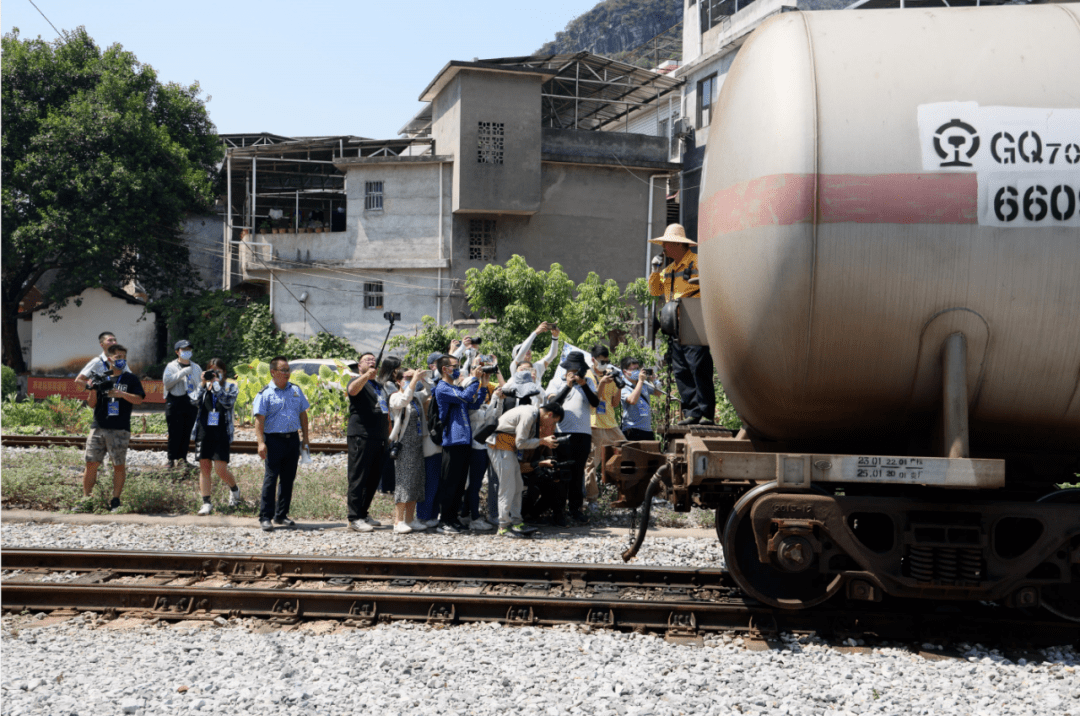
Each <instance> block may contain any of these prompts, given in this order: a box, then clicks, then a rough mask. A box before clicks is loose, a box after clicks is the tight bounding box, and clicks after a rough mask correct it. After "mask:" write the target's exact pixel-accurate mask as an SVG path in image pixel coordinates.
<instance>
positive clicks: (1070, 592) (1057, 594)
mask: <svg viewBox="0 0 1080 716" xmlns="http://www.w3.org/2000/svg"><path fill="white" fill-rule="evenodd" d="M1039 502H1061V503H1065V504H1067V505H1080V489H1070V490H1058V491H1057V492H1051V493H1050V494H1049V495H1044V496H1043V497H1041V498H1039ZM1040 597H1041V599H1042V605H1043V607H1045V608H1046V610H1047V611H1049V612H1051V613H1053V614H1057V615H1058V616H1059V617H1061V618H1062V619H1068V620H1069V621H1074V622H1080V584H1078V583H1077V582H1076V581H1073V583H1072V584H1055V585H1053V586H1050V587H1043V588H1042V593H1041V594H1040Z"/></svg>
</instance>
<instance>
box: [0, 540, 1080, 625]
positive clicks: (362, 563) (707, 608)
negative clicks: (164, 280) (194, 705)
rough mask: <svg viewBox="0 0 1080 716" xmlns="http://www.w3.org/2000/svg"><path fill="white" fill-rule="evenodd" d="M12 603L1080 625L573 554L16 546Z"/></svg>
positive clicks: (604, 619)
mask: <svg viewBox="0 0 1080 716" xmlns="http://www.w3.org/2000/svg"><path fill="white" fill-rule="evenodd" d="M3 569H4V572H3V591H2V605H3V609H4V611H5V612H23V611H44V612H54V613H57V614H65V613H73V612H85V611H93V612H105V613H107V614H111V615H125V616H130V617H144V618H149V619H163V620H170V621H179V620H213V619H217V618H218V617H257V618H262V619H266V620H269V621H271V622H273V623H278V624H295V623H298V622H300V621H303V620H325V619H331V620H339V621H342V622H344V623H345V624H347V625H351V626H358V627H365V626H373V625H375V624H378V623H388V622H394V621H419V622H427V623H434V624H444V625H452V624H464V623H470V622H499V623H502V624H506V625H531V626H553V625H558V624H579V625H586V626H589V627H593V628H600V629H615V630H622V631H637V632H651V633H659V634H663V635H665V636H666V637H667V638H669V639H671V640H679V641H691V642H695V641H700V640H701V639H702V638H703V637H705V636H708V635H709V634H716V633H718V632H742V633H748V634H750V635H751V636H756V637H758V638H760V639H763V640H767V639H769V638H772V637H777V636H779V634H780V633H785V632H786V633H816V634H818V635H821V636H826V637H830V638H841V639H843V638H848V637H853V636H858V637H869V638H872V639H889V640H901V641H926V640H932V639H956V638H973V637H975V638H978V639H980V640H982V641H986V640H988V639H989V640H995V641H999V642H1002V643H1020V644H1024V645H1035V644H1069V643H1075V642H1076V641H1077V640H1078V639H1080V626H1078V625H1077V624H1075V623H1071V622H1066V621H1056V620H1054V619H1047V618H1046V616H1045V615H1043V614H1042V613H1034V614H1032V613H1028V612H1024V611H1021V610H1012V609H1004V608H1000V607H993V606H989V605H986V606H984V607H980V608H976V609H969V610H965V611H964V612H963V613H960V612H956V611H953V610H948V609H944V610H943V609H940V608H933V607H928V605H927V604H925V603H913V602H901V601H895V602H883V603H881V604H874V605H869V606H866V605H865V604H861V603H851V604H837V605H832V606H830V607H829V608H827V609H817V610H806V611H786V610H778V609H773V608H771V607H768V606H765V605H762V604H760V603H758V602H756V601H755V600H753V599H752V598H750V597H748V596H746V595H745V594H744V593H742V592H741V591H740V590H739V589H738V588H737V587H735V586H734V582H733V581H732V580H731V579H730V577H729V576H728V574H727V573H726V572H722V571H720V570H709V569H687V568H681V569H677V568H639V567H627V566H613V565H589V564H572V563H527V562H484V561H452V560H418V561H402V560H393V559H368V558H326V557H306V556H293V555H251V554H225V553H220V554H212V553H186V554H185V553H166V552H117V551H79V550H60V551H51V550H36V549H8V550H5V551H4V565H3Z"/></svg>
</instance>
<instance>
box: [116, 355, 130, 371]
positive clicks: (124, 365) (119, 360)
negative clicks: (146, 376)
mask: <svg viewBox="0 0 1080 716" xmlns="http://www.w3.org/2000/svg"><path fill="white" fill-rule="evenodd" d="M113 366H115V367H116V368H117V369H118V370H123V369H124V368H127V361H126V360H124V359H123V358H117V359H116V360H114V361H113Z"/></svg>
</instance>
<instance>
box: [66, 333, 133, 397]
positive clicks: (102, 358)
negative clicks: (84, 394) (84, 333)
mask: <svg viewBox="0 0 1080 716" xmlns="http://www.w3.org/2000/svg"><path fill="white" fill-rule="evenodd" d="M98 344H99V345H100V346H101V355H99V356H98V357H96V358H91V359H90V360H89V361H88V362H87V364H86V365H85V366H83V369H82V370H80V371H79V375H78V377H76V378H75V385H77V386H78V387H80V388H86V387H87V386H88V385H89V384H90V378H91V377H92V376H95V375H108V374H109V372H110V371H111V370H112V369H111V368H109V356H108V350H109V346H113V345H116V334H115V333H113V332H112V331H102V332H101V333H99V334H98ZM124 372H125V373H130V372H131V369H130V368H127V367H125V368H124Z"/></svg>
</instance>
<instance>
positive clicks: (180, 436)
mask: <svg viewBox="0 0 1080 716" xmlns="http://www.w3.org/2000/svg"><path fill="white" fill-rule="evenodd" d="M174 348H175V350H176V360H174V361H170V362H169V364H168V365H167V366H165V375H164V376H163V378H162V382H163V383H164V384H165V423H166V425H168V426H169V467H182V468H184V469H187V470H195V469H196V467H195V466H194V465H192V464H191V463H189V462H188V461H187V454H188V446H189V445H190V443H191V429H192V428H193V427H195V416H196V414H197V413H198V397H199V396H198V394H199V383H200V381H201V379H202V369H201V368H200V367H199V364H198V363H195V362H194V361H192V360H191V356H192V350H191V343H189V342H188V341H187V340H179V341H177V342H176V345H175V346H174Z"/></svg>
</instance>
